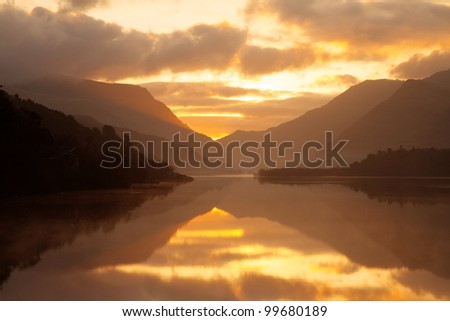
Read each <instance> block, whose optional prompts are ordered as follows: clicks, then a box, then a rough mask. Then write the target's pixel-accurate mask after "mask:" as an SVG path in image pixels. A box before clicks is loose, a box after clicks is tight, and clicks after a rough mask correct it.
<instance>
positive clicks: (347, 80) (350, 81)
mask: <svg viewBox="0 0 450 321" xmlns="http://www.w3.org/2000/svg"><path fill="white" fill-rule="evenodd" d="M359 82H360V80H359V79H358V78H356V77H355V76H352V75H348V74H344V75H334V76H325V77H322V78H320V79H318V80H316V81H315V84H317V85H319V86H329V85H345V86H353V85H355V84H357V83H359Z"/></svg>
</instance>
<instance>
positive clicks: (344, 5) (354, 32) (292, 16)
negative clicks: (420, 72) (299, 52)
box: [246, 0, 450, 46]
mask: <svg viewBox="0 0 450 321" xmlns="http://www.w3.org/2000/svg"><path fill="white" fill-rule="evenodd" d="M246 13H247V15H248V16H250V17H251V16H253V15H255V16H257V15H259V14H261V13H263V14H268V15H275V16H276V17H277V18H278V19H279V20H280V21H281V22H284V23H286V24H289V25H296V26H298V27H299V28H300V29H301V30H302V31H303V32H304V33H306V34H307V35H308V36H309V37H311V39H314V40H323V41H346V42H348V43H352V44H355V45H359V46H361V45H367V44H382V45H385V44H398V43H399V42H402V43H403V42H405V41H411V42H417V41H422V42H423V41H426V42H427V43H433V41H435V40H437V39H440V40H443V39H444V40H447V38H448V33H449V31H450V7H449V6H446V5H442V4H437V3H432V2H426V1H423V0H413V1H406V0H395V1H384V2H383V1H358V0H352V1H346V0H308V1H298V0H251V1H250V2H249V4H248V6H247V8H246Z"/></svg>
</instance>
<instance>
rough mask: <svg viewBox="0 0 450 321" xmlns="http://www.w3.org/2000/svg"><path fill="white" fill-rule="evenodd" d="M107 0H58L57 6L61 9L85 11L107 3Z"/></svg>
mask: <svg viewBox="0 0 450 321" xmlns="http://www.w3.org/2000/svg"><path fill="white" fill-rule="evenodd" d="M107 2H108V1H107V0H60V1H59V6H60V8H61V9H62V10H71V11H85V10H88V9H91V8H95V7H98V6H104V5H106V4H107Z"/></svg>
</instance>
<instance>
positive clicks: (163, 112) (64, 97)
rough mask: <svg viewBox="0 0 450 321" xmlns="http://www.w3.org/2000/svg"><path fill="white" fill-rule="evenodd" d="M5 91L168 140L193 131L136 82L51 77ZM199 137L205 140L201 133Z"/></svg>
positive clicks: (67, 112)
mask: <svg viewBox="0 0 450 321" xmlns="http://www.w3.org/2000/svg"><path fill="white" fill-rule="evenodd" d="M7 91H8V92H9V93H11V94H16V93H17V94H19V95H20V96H21V97H24V98H30V99H32V100H34V101H36V102H38V103H41V104H43V105H46V106H48V107H50V108H54V109H56V110H60V111H62V112H64V113H66V114H70V115H86V116H90V117H92V118H94V119H95V120H97V121H98V122H100V123H102V124H107V125H112V126H115V127H121V128H130V129H132V130H134V131H137V132H141V133H144V134H146V135H156V136H159V137H163V138H166V139H167V138H170V137H172V135H173V134H174V133H176V132H181V133H182V134H187V133H190V132H192V130H191V129H190V128H189V127H188V126H187V125H186V124H184V123H182V122H181V121H180V120H179V119H178V118H177V117H176V116H175V115H174V114H173V113H172V111H171V110H170V109H169V108H168V107H167V106H166V105H164V104H163V103H161V102H159V101H157V100H155V99H154V98H153V96H152V95H151V94H150V93H149V92H148V91H147V90H146V89H144V88H142V87H139V86H135V85H125V84H108V83H102V82H97V81H92V80H86V79H75V78H69V77H62V76H54V77H47V78H43V79H39V80H35V81H32V82H28V83H25V84H19V85H15V86H9V87H7ZM198 137H199V138H201V139H203V140H206V139H208V138H207V137H206V136H204V135H200V134H199V135H198Z"/></svg>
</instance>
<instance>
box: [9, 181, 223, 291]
mask: <svg viewBox="0 0 450 321" xmlns="http://www.w3.org/2000/svg"><path fill="white" fill-rule="evenodd" d="M216 188H218V186H217V185H214V186H212V185H211V184H208V182H204V183H202V184H196V182H194V183H190V184H185V185H179V186H177V187H176V188H175V189H173V188H172V186H171V185H169V186H167V188H164V186H160V187H158V188H151V189H148V188H144V189H137V190H136V189H132V190H111V191H94V192H92V191H89V192H76V193H65V194H52V195H45V196H39V197H30V198H21V199H18V200H8V201H7V200H4V201H2V202H1V203H0V209H1V213H2V215H1V216H0V219H1V221H2V222H1V224H0V226H3V227H4V228H3V229H1V230H0V243H1V244H2V250H1V256H0V272H1V279H0V284H1V283H3V282H5V280H7V279H8V277H9V275H10V274H11V272H12V271H13V270H14V269H17V268H26V267H30V266H33V265H35V264H36V263H37V262H39V261H40V260H41V256H42V255H43V254H44V253H45V252H47V251H49V250H52V249H56V248H59V247H62V246H64V245H67V244H71V243H74V242H75V241H77V242H81V243H80V244H81V245H78V247H76V246H75V247H74V250H73V252H72V251H70V250H69V251H66V252H65V253H66V256H65V257H64V259H61V258H59V259H58V260H57V262H54V263H55V266H57V267H59V268H63V267H64V268H67V269H75V268H95V267H97V266H103V265H108V264H119V263H133V262H140V261H142V260H145V259H146V258H148V257H149V256H150V255H151V254H152V252H153V251H154V250H155V249H156V248H158V247H160V246H162V245H164V244H165V243H166V242H167V241H168V240H169V239H170V237H171V236H172V235H173V234H174V233H175V232H176V230H177V229H178V228H179V227H180V226H182V225H183V224H185V223H186V222H188V221H189V220H190V219H192V218H193V217H195V216H196V215H199V214H201V213H204V212H206V211H208V210H209V209H210V208H211V207H212V206H213V204H214V199H215V198H216V197H218V196H219V195H220V190H216ZM219 188H220V187H219ZM207 191H209V192H210V194H209V196H210V197H208V198H201V199H199V197H200V196H201V195H202V194H204V193H205V192H207ZM211 191H213V194H211ZM214 191H215V192H214ZM192 203H194V204H192ZM174 208H177V209H179V210H181V211H183V212H182V214H181V215H180V214H179V212H178V211H175V213H172V214H171V212H170V211H171V210H172V209H174ZM162 213H165V214H164V215H161V214H162ZM121 221H126V222H127V223H126V224H119V223H120V222H121ZM118 229H119V231H117V230H118ZM99 230H102V231H103V232H105V233H106V234H102V233H98V232H99ZM113 230H114V231H115V233H113V234H110V232H112V231H113ZM82 235H91V236H90V237H89V239H84V238H82V240H81V241H80V240H79V239H80V238H81V236H82ZM71 249H72V247H71ZM84 249H86V251H85V250H84Z"/></svg>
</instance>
